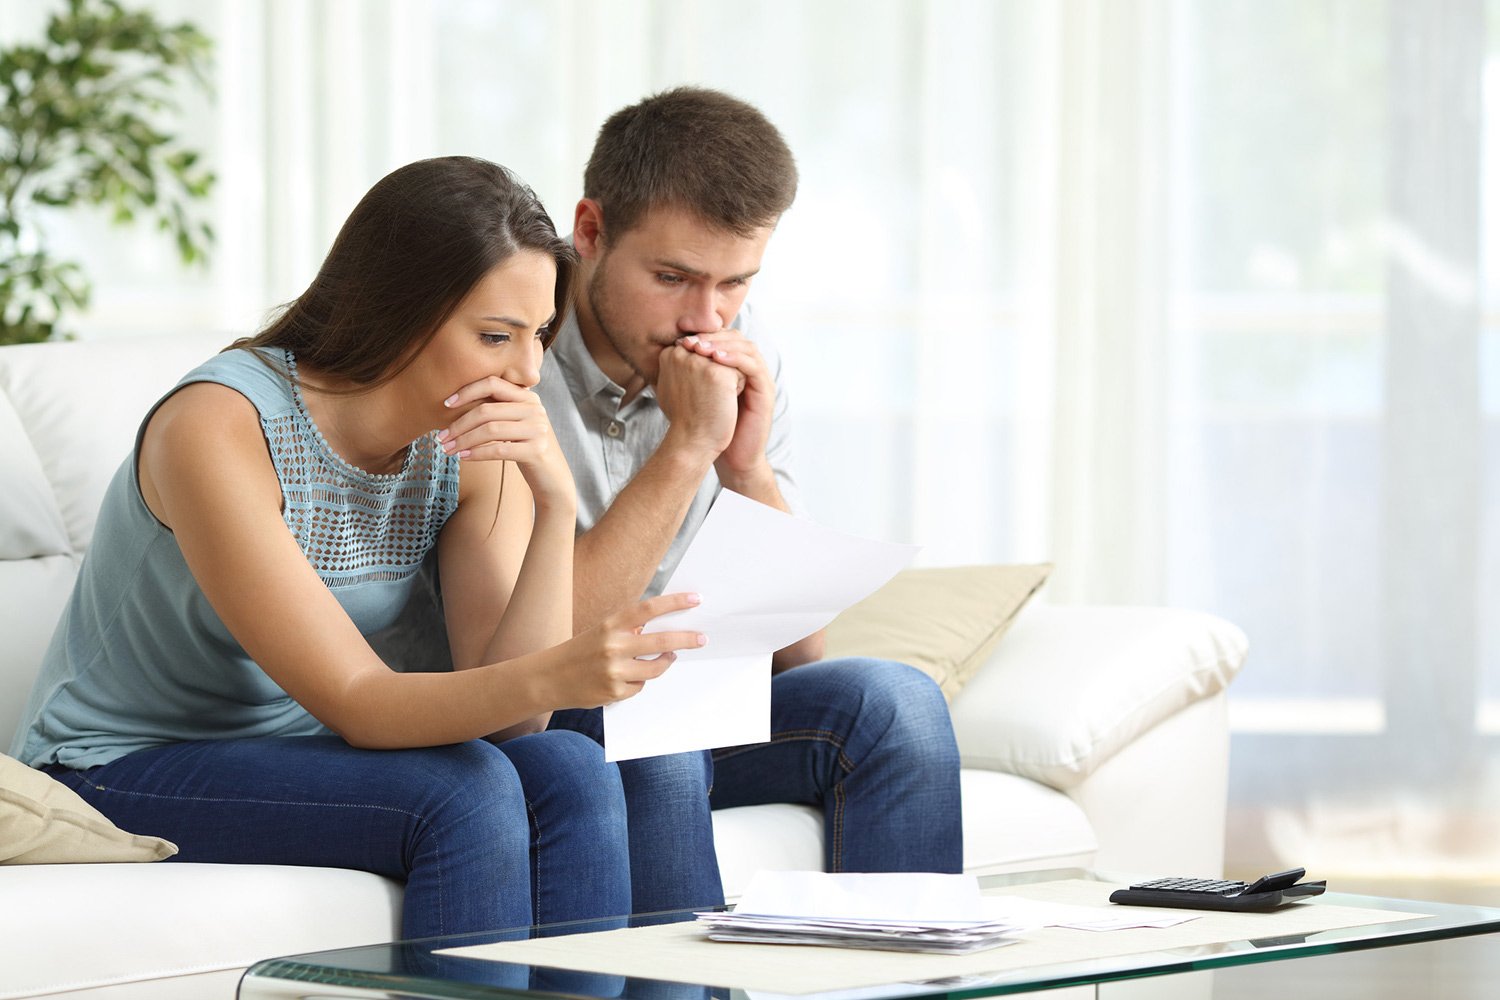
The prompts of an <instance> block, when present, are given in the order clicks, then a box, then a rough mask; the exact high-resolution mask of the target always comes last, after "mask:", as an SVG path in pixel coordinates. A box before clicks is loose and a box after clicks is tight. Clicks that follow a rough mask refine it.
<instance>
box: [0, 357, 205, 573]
mask: <svg viewBox="0 0 1500 1000" xmlns="http://www.w3.org/2000/svg"><path fill="white" fill-rule="evenodd" d="M230 339H231V338H230V337H228V336H225V335H223V334H215V335H204V334H191V335H176V336H164V337H130V338H122V339H120V340H117V341H107V340H101V341H89V342H84V341H78V342H74V343H56V342H54V343H46V344H20V345H17V346H11V347H6V348H3V349H0V396H4V397H6V398H7V399H8V400H9V403H10V408H11V409H12V410H13V412H14V414H15V418H14V419H16V420H18V421H19V423H20V426H22V427H24V428H25V432H26V435H27V436H28V437H29V439H30V447H31V448H32V450H33V451H34V454H35V456H36V459H35V460H36V461H38V462H40V465H41V470H42V473H43V475H44V476H45V477H46V481H47V483H48V484H49V485H50V487H51V490H52V493H53V495H54V498H55V503H56V510H57V514H56V515H47V517H48V520H41V519H38V520H35V521H32V522H29V523H28V524H26V525H25V529H26V530H28V531H41V530H42V529H43V527H46V529H47V531H48V538H49V540H50V534H51V530H52V525H53V523H54V522H53V521H52V520H51V518H53V517H56V518H57V519H58V520H60V521H61V522H62V524H63V525H65V526H66V531H67V538H68V539H69V542H70V544H71V547H72V549H73V550H74V551H76V552H82V551H83V550H84V549H85V548H87V546H88V541H89V539H90V538H91V537H92V536H93V533H94V520H95V518H97V517H98V515H99V503H100V500H102V499H103V497H104V488H105V487H106V486H108V485H109V480H110V478H111V477H113V476H114V474H115V469H116V468H118V467H119V465H120V462H121V461H123V460H124V458H125V456H126V455H128V454H130V449H131V448H132V447H133V446H134V444H135V434H136V430H137V429H138V426H139V423H140V420H141V418H142V417H144V416H145V415H146V411H147V410H148V409H150V408H151V404H152V403H154V402H156V400H157V399H158V398H160V397H161V396H162V395H163V394H164V393H166V392H167V390H169V389H170V388H172V386H173V385H175V384H176V382H177V380H178V379H179V378H181V377H182V376H183V375H184V374H185V373H186V372H188V371H189V370H190V369H192V368H193V367H195V366H196V365H198V364H200V363H201V362H203V361H204V360H205V359H207V358H209V357H211V356H212V355H213V353H214V351H215V350H217V349H218V348H220V347H223V346H225V345H226V344H227V343H229V341H230ZM143 359H149V361H148V362H147V363H143ZM121 372H127V373H129V374H128V377H124V378H122V377H120V373H121ZM80 386H83V387H86V388H87V389H88V390H89V391H79V388H78V387H80ZM101 386H108V391H94V390H97V389H98V388H99V387H101ZM8 419H10V418H8V417H6V418H0V424H3V423H4V421H5V420H8ZM0 430H4V431H5V432H6V433H7V434H9V433H12V430H11V428H10V427H8V426H0ZM85 442H86V446H85V445H84V443H85ZM7 447H10V446H7ZM24 459H25V456H24V455H21V456H18V457H17V458H16V461H17V463H19V462H21V461H22V460H24ZM27 489H28V490H30V491H31V492H35V491H36V486H35V484H34V483H32V482H31V481H30V480H28V486H27ZM21 527H22V526H20V525H17V526H11V527H9V528H7V529H6V530H7V531H11V530H21ZM0 537H3V533H0Z"/></svg>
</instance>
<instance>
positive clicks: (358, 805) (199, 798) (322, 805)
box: [88, 782, 530, 933]
mask: <svg viewBox="0 0 1500 1000" xmlns="http://www.w3.org/2000/svg"><path fill="white" fill-rule="evenodd" d="M88 784H89V785H90V787H92V788H93V789H94V790H95V791H99V792H108V793H110V794H111V795H134V796H137V797H139V798H143V799H162V800H165V801H170V802H238V803H245V804H253V805H275V806H309V807H312V808H314V809H374V810H377V811H379V812H389V813H396V814H397V815H399V816H405V817H407V818H408V819H411V820H414V821H416V822H417V823H418V824H420V825H421V826H422V827H424V828H426V829H427V831H428V833H429V835H430V836H432V837H433V839H434V840H436V839H437V830H436V828H435V827H433V825H432V824H431V823H430V822H429V821H428V820H427V819H426V817H424V816H422V815H421V814H420V813H414V812H412V811H411V810H409V809H398V808H396V807H395V806H383V805H378V804H374V803H368V802H308V801H302V800H297V801H291V800H287V799H254V798H246V797H244V796H235V797H230V796H227V795H213V796H208V795H166V794H163V793H161V792H143V791H140V790H138V789H126V788H111V787H109V786H108V785H101V784H98V783H97V782H88ZM527 809H528V810H529V809H530V804H529V803H528V804H527ZM441 855H442V850H441V846H439V850H438V851H437V852H436V856H438V857H441ZM432 867H433V873H434V875H435V876H436V877H435V879H434V881H435V882H436V883H437V898H438V906H437V913H438V931H439V932H440V933H441V932H442V931H443V930H444V928H443V926H442V919H443V916H442V915H443V912H444V908H445V907H444V904H443V896H444V892H443V866H442V863H441V862H434V863H433V866H432Z"/></svg>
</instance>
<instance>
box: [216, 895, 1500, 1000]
mask: <svg viewBox="0 0 1500 1000" xmlns="http://www.w3.org/2000/svg"><path fill="white" fill-rule="evenodd" d="M1131 881H1133V879H1132V878H1130V877H1129V876H1121V875H1114V874H1110V875H1104V874H1100V873H1095V872H1088V871H1083V870H1079V869H1061V870H1052V871H1042V872H1025V873H1019V874H1012V875H992V876H986V877H984V878H981V879H980V886H981V888H982V889H984V890H987V891H990V892H995V891H999V892H1002V893H1008V894H1009V893H1014V894H1018V895H1023V894H1026V893H1028V892H1031V893H1036V892H1039V891H1042V890H1050V888H1051V887H1053V886H1058V885H1063V886H1067V887H1070V888H1071V889H1072V890H1075V891H1077V890H1088V889H1089V888H1090V885H1086V884H1085V883H1088V884H1096V885H1093V888H1095V889H1097V890H1098V892H1099V893H1102V894H1104V895H1106V896H1107V888H1108V886H1109V885H1112V884H1129V883H1130V882H1131ZM1296 905H1297V906H1321V907H1334V908H1341V909H1336V910H1330V911H1324V912H1325V913H1330V914H1344V913H1355V912H1362V913H1363V914H1364V919H1365V920H1367V921H1369V920H1372V919H1373V920H1375V921H1378V922H1364V923H1361V924H1360V925H1358V926H1346V927H1336V928H1332V929H1324V930H1314V931H1311V932H1306V933H1295V934H1280V933H1272V934H1267V935H1264V936H1261V935H1259V934H1258V932H1257V934H1256V935H1253V936H1246V937H1244V938H1242V939H1239V940H1227V941H1226V940H1218V941H1214V942H1211V943H1203V942H1199V943H1187V944H1183V943H1179V944H1175V945H1171V946H1165V947H1153V948H1152V950H1132V951H1129V952H1128V953H1125V954H1108V955H1092V954H1080V953H1079V952H1078V949H1077V948H1076V947H1075V948H1074V950H1073V951H1072V952H1071V953H1070V952H1068V950H1067V949H1066V948H1065V949H1063V950H1061V951H1056V952H1045V951H1043V952H1037V953H1036V954H1037V955H1038V957H1039V958H1043V959H1046V958H1049V957H1051V958H1055V957H1057V956H1058V955H1062V956H1064V957H1063V958H1062V960H1058V961H1053V960H1043V961H1036V962H1033V961H1030V960H1024V961H1022V962H1021V963H1020V964H1018V963H1017V962H1016V960H1015V959H1016V958H1017V957H1018V956H1022V957H1023V958H1024V956H1025V955H1026V953H1024V952H1020V951H1013V950H1012V948H1011V947H1001V948H997V949H994V950H993V951H992V952H986V953H982V954H984V955H993V956H995V957H994V959H993V960H992V961H993V965H994V967H992V968H987V967H985V966H986V964H987V960H984V959H980V958H978V957H977V956H973V955H970V956H945V958H954V959H958V958H962V959H964V960H965V964H963V965H962V966H961V967H960V966H954V967H953V968H954V969H955V970H958V974H955V975H943V974H939V975H935V976H923V977H916V978H908V979H900V980H892V981H890V982H881V983H880V984H879V985H873V986H872V985H871V984H870V983H869V982H868V970H869V967H870V963H873V962H874V961H876V959H874V958H870V957H869V956H872V955H875V954H876V953H862V954H863V955H864V956H865V957H864V958H862V959H861V961H862V962H864V963H865V965H866V968H865V971H866V973H867V975H866V980H867V981H865V982H863V983H860V984H859V985H857V986H851V987H848V988H840V987H835V988H828V981H827V980H826V979H825V980H823V983H822V985H821V986H818V987H817V988H815V989H813V990H812V991H810V992H809V991H807V990H802V989H796V990H778V989H772V990H767V989H766V988H765V986H764V985H760V986H757V985H756V981H757V980H759V979H760V976H759V975H758V974H757V973H755V972H753V971H752V972H748V973H747V972H744V971H738V972H736V971H729V972H713V973H708V974H704V973H703V972H702V968H703V967H702V966H694V967H693V968H696V969H697V970H698V971H697V972H693V971H692V969H690V968H689V966H687V965H685V964H684V965H678V964H675V963H674V962H672V961H671V960H669V959H663V960H661V961H650V962H648V963H647V964H648V967H649V968H650V972H649V973H648V974H642V972H641V962H642V961H643V958H642V955H639V954H638V955H636V956H635V961H634V962H633V963H630V962H627V963H626V965H627V966H630V965H632V964H633V965H634V968H633V969H631V968H625V969H623V970H615V969H607V968H606V969H599V968H594V969H592V970H590V969H589V967H588V966H589V964H590V962H589V961H584V962H581V963H579V964H580V965H581V966H582V968H579V969H574V968H560V967H558V966H559V965H562V964H567V963H570V962H572V961H574V960H575V959H577V958H580V957H581V958H585V959H592V960H594V961H595V964H597V963H598V962H603V963H604V964H606V965H607V964H608V961H606V960H604V959H600V958H599V956H597V955H591V954H590V950H591V949H599V948H601V947H602V945H603V942H606V941H612V942H615V944H613V945H612V946H611V947H618V942H619V941H620V940H621V939H620V938H619V935H618V934H616V935H614V936H604V935H601V936H600V937H598V938H576V935H580V934H593V933H598V932H602V931H609V930H614V929H617V928H619V927H621V926H622V920H621V919H615V920H609V921H580V922H577V923H573V924H566V925H563V924H555V925H550V926H547V927H544V928H541V929H540V932H541V933H542V934H544V935H545V936H546V937H545V941H544V943H546V944H548V945H549V946H552V947H553V948H554V954H564V951H558V950H557V949H558V948H559V947H562V946H564V945H565V946H567V948H566V949H565V951H567V952H570V953H571V955H572V956H573V957H572V958H564V959H562V960H560V961H553V960H550V959H549V960H545V961H509V960H508V961H491V960H487V959H480V958H473V957H465V956H459V955H453V954H448V953H447V952H448V951H449V950H450V949H454V948H466V947H471V946H475V945H488V944H490V943H492V942H498V941H512V942H513V941H515V940H516V939H518V938H525V937H527V936H528V935H527V933H526V931H525V930H512V931H508V932H494V933H486V934H468V935H456V936H452V937H443V938H429V939H425V940H419V941H398V942H395V943H392V944H381V945H372V946H368V947H360V948H345V949H340V950H336V951H325V952H318V953H315V954H310V955H293V956H289V957H285V958H274V959H270V960H267V961H264V962H259V963H257V964H256V965H254V966H252V967H251V968H250V969H249V971H248V972H246V974H245V977H244V979H243V980H242V981H241V984H240V992H239V996H240V1000H285V998H289V997H299V998H318V1000H339V998H349V1000H354V998H413V1000H415V998H434V1000H458V998H476V1000H477V998H497V997H510V998H524V1000H562V998H568V1000H613V998H622V1000H623V998H635V1000H717V998H726V1000H729V998H732V1000H779V998H782V997H789V996H793V995H795V996H801V997H808V998H809V1000H886V998H890V1000H897V998H907V997H945V998H967V997H987V996H1007V995H1014V994H1017V993H1027V992H1032V991H1039V990H1050V989H1056V988H1059V987H1066V986H1095V987H1104V986H1107V984H1110V983H1113V982H1117V981H1121V980H1129V979H1139V978H1142V977H1148V976H1165V975H1172V974H1177V973H1183V972H1191V971H1196V970H1207V969H1228V968H1233V967H1235V966H1243V965H1251V964H1256V963H1263V962H1275V961H1282V960H1286V959H1293V958H1305V957H1312V956H1319V955H1335V954H1341V953H1347V952H1356V951H1363V950H1367V949H1372V948H1384V947H1388V946H1391V945H1398V944H1415V943H1420V942H1427V941H1441V940H1445V939H1451V938H1461V937H1467V936H1471V935H1478V934H1489V933H1493V932H1496V931H1500V909H1495V908H1490V907H1479V906H1460V905H1455V904H1448V903H1426V902H1417V901H1413V900H1401V899H1386V898H1382V897H1376V896H1356V895H1347V894H1343V893H1336V892H1330V893H1327V894H1325V895H1323V896H1319V897H1317V898H1316V900H1315V901H1313V902H1309V903H1299V904H1296ZM1369 911H1384V913H1387V914H1389V919H1388V920H1381V919H1380V917H1381V914H1371V913H1370V912H1369ZM690 920H692V915H691V913H689V912H687V911H684V912H682V913H676V914H660V915H656V917H655V919H654V920H653V921H651V922H652V923H654V924H655V925H656V926H655V927H646V928H642V929H641V930H640V931H635V930H632V931H630V932H627V933H630V934H642V933H643V934H644V936H642V937H640V938H631V939H629V940H631V941H636V940H639V941H641V942H643V943H642V950H643V951H649V950H650V948H652V947H655V945H653V944H652V942H653V941H655V940H656V939H657V938H655V937H652V935H655V934H657V932H661V931H666V932H667V933H670V934H673V935H677V936H678V937H681V936H683V935H688V934H693V933H695V932H693V931H692V930H690V929H689V928H688V927H687V925H686V924H685V923H683V922H685V921H690ZM667 925H671V926H670V927H669V926H667ZM1182 926H1187V925H1182ZM1234 926H1236V927H1239V926H1245V925H1243V924H1236V925H1234ZM1263 926H1265V927H1268V928H1271V929H1274V927H1273V925H1272V924H1269V923H1268V924H1266V925H1263ZM1053 930H1055V929H1053ZM1070 933H1071V934H1072V935H1075V936H1076V935H1083V936H1084V937H1083V938H1079V939H1078V940H1082V941H1086V942H1087V943H1086V944H1085V945H1082V946H1080V947H1083V948H1084V949H1085V951H1087V950H1088V949H1090V948H1097V949H1101V950H1108V949H1109V947H1110V946H1111V944H1112V942H1115V941H1121V940H1125V939H1123V938H1113V937H1112V935H1117V934H1123V933H1139V932H1119V931H1105V932H1100V931H1074V932H1070ZM575 938H576V940H574V939H575ZM1136 940H1144V939H1141V938H1137V939H1136ZM1164 940H1165V939H1164ZM536 943H537V942H530V943H527V944H525V945H524V946H523V947H525V948H528V949H530V948H532V947H533V946H534V945H535V944H536ZM1023 943H1025V942H1023ZM504 947H506V948H511V947H513V945H505V946H504ZM689 947H692V948H698V949H699V950H701V949H702V948H703V947H705V946H704V945H701V944H698V943H697V942H696V941H694V942H693V943H692V944H691V945H689ZM706 947H709V948H726V949H744V948H758V947H761V946H754V945H749V946H747V945H708V946H706ZM1148 947H1152V946H1148ZM627 950H629V949H628V948H627ZM828 951H829V950H828V949H822V948H808V947H802V948H798V947H795V946H777V947H776V948H775V949H774V950H773V951H766V952H757V953H755V954H757V955H767V956H771V955H773V954H774V953H781V954H786V953H789V952H795V953H797V957H798V958H800V957H801V956H802V955H807V954H809V953H818V952H824V953H825V954H826V953H828ZM663 954H665V953H663ZM725 954H726V955H728V954H731V953H727V952H726V953H725ZM745 954H749V953H744V952H741V953H738V954H737V955H736V957H740V956H742V955H745ZM840 954H843V955H845V956H847V953H840ZM878 954H880V955H887V954H888V953H884V952H882V953H878ZM970 960H972V961H970ZM767 961H768V962H774V958H769V959H767ZM732 964H733V963H731V965H732ZM823 964H825V965H826V964H827V963H826V962H825V963H823ZM929 968H930V966H929ZM740 969H741V970H743V969H744V966H740ZM705 979H710V980H713V981H693V980H705Z"/></svg>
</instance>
